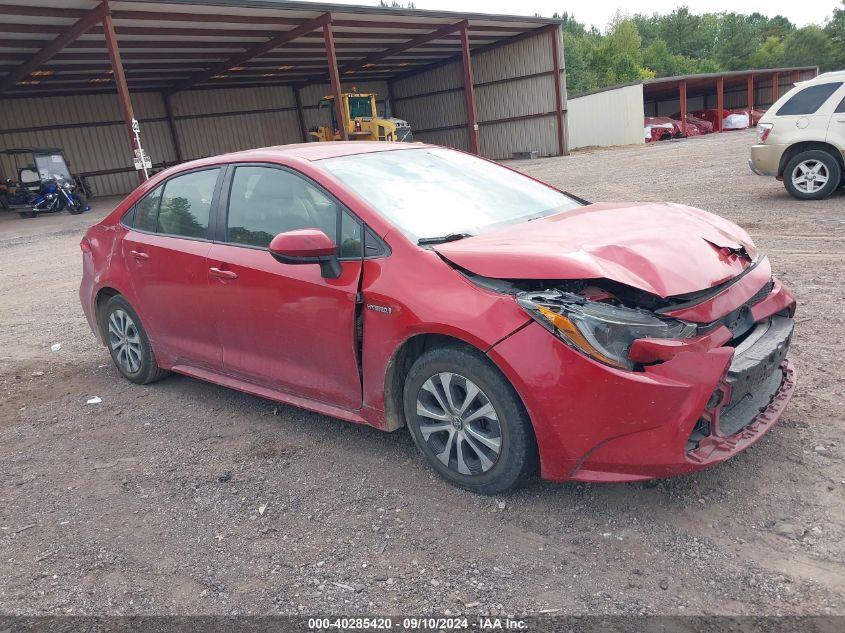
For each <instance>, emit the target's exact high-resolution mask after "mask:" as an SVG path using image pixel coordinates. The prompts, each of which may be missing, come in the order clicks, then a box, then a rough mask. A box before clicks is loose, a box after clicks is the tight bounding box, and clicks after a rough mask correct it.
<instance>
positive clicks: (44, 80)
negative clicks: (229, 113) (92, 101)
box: [0, 0, 560, 96]
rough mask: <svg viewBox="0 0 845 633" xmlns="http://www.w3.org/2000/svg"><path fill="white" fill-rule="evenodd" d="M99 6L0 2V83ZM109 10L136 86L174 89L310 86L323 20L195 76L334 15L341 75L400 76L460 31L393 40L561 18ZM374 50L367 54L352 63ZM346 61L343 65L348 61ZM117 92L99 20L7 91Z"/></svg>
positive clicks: (430, 58) (243, 6) (320, 74)
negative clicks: (275, 42) (191, 85)
mask: <svg viewBox="0 0 845 633" xmlns="http://www.w3.org/2000/svg"><path fill="white" fill-rule="evenodd" d="M99 4H100V2H99V0H64V1H62V0H0V85H1V84H2V82H3V79H4V77H5V76H8V75H9V74H10V73H12V72H14V69H15V68H16V67H20V66H21V65H22V64H24V63H26V62H27V61H28V60H29V59H31V58H32V57H33V55H35V54H36V53H37V52H38V51H40V50H42V49H43V48H45V47H46V46H47V45H48V44H50V43H51V42H52V41H53V40H55V39H56V38H57V37H59V36H60V35H61V34H63V33H65V32H66V31H67V30H68V29H70V28H71V27H72V26H73V25H74V24H76V23H77V22H78V21H79V20H82V19H84V18H85V16H86V15H87V14H88V13H89V12H90V11H92V10H94V9H95V8H96V7H97V6H98V5H99ZM110 7H111V15H112V18H113V21H114V26H115V32H116V34H117V38H118V43H119V47H120V49H121V54H122V57H123V63H124V67H125V69H126V75H127V81H128V83H129V85H130V88H131V89H132V90H133V92H134V91H142V90H157V91H172V90H176V89H178V88H179V86H180V84H181V83H183V82H191V81H196V80H197V79H198V78H201V81H198V82H197V87H200V88H217V87H246V86H266V85H291V84H307V83H314V82H316V81H321V80H322V79H323V78H324V76H325V75H326V73H327V62H326V55H325V46H324V42H323V33H322V30H321V28H319V27H318V28H316V29H314V30H310V31H307V32H303V33H301V34H299V35H298V37H296V38H295V39H292V40H291V41H289V42H285V43H283V44H281V45H280V46H277V47H274V48H272V49H271V50H268V51H263V52H261V53H260V54H256V55H254V56H251V57H250V58H249V59H247V60H245V61H244V62H243V63H238V64H236V65H233V66H232V67H230V68H229V69H228V70H224V71H221V72H220V73H219V74H218V75H216V76H214V77H207V78H206V77H203V73H204V72H208V71H210V70H212V69H214V68H216V67H219V66H221V65H222V66H223V68H225V67H226V66H225V64H226V63H227V62H229V61H231V60H233V59H235V58H237V57H238V56H241V55H244V54H245V52H249V49H251V48H252V47H256V46H260V45H262V44H264V43H266V42H268V41H272V39H273V38H275V37H279V36H282V35H284V34H285V33H287V32H290V31H294V30H295V29H297V28H299V27H301V26H302V25H303V24H304V23H307V22H309V21H311V20H315V19H317V18H319V17H320V16H323V15H324V14H326V13H330V14H331V24H332V26H331V29H332V32H333V35H334V39H335V46H336V49H337V57H338V65H339V67H340V71H341V73H342V76H343V78H344V79H347V80H361V81H365V80H379V79H387V78H393V77H397V76H401V75H405V74H407V73H409V72H412V71H415V70H420V69H423V68H425V67H427V66H428V65H431V64H436V63H442V62H443V61H444V60H448V59H450V58H453V57H456V56H458V55H459V54H460V36H459V34H458V33H457V32H448V33H443V34H442V36H440V37H437V38H436V39H430V40H428V41H425V42H421V43H419V44H418V45H415V46H413V47H412V48H410V49H408V50H401V51H396V52H395V53H393V54H391V55H389V56H387V57H384V58H383V59H381V58H379V57H381V56H382V55H383V54H384V53H385V51H387V50H388V49H390V48H391V47H397V48H399V47H401V45H403V44H406V43H409V42H411V41H412V40H413V39H414V38H416V37H419V36H425V35H427V34H431V33H432V32H433V31H435V30H436V29H438V28H440V27H443V26H444V25H453V24H457V23H461V22H464V21H466V24H467V26H468V34H469V42H470V47H471V49H473V50H474V51H477V50H482V49H487V48H490V47H493V46H497V45H500V44H502V43H504V42H507V41H508V40H510V39H512V38H514V37H519V36H524V34H526V33H530V32H531V31H534V30H537V29H538V28H544V27H546V26H548V25H550V24H559V23H560V21H559V20H554V19H547V18H536V17H527V16H503V15H488V14H481V13H457V12H450V11H422V10H417V9H387V8H381V7H364V6H354V5H336V4H328V3H325V4H324V3H305V2H287V1H283V0H112V1H111V2H110ZM372 57H376V58H379V59H373V61H372V62H371V63H367V64H366V65H365V66H363V67H361V68H355V65H356V63H358V64H360V63H361V62H362V61H363V60H368V59H370V58H372ZM346 67H348V68H346ZM111 91H114V86H113V80H112V75H111V67H110V64H109V60H108V55H107V51H106V45H105V39H104V35H103V28H102V26H101V25H99V24H96V25H94V26H92V27H91V28H90V29H89V30H88V31H87V32H86V33H85V34H83V35H81V36H80V37H78V38H77V39H76V40H75V41H73V42H71V43H69V44H68V45H67V46H66V47H64V48H63V49H62V50H61V51H60V52H58V53H57V54H56V55H54V56H53V57H52V58H51V59H50V60H49V61H47V62H46V63H44V64H43V65H42V66H41V67H40V68H37V69H35V70H34V71H33V72H32V73H31V74H30V75H28V76H26V77H23V78H21V79H19V80H18V81H17V83H16V85H14V86H12V87H10V88H9V89H8V90H7V91H6V92H5V93H4V94H3V96H24V95H38V94H42V95H43V94H56V93H69V94H70V93H74V94H79V93H97V92H111Z"/></svg>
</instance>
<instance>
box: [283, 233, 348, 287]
mask: <svg viewBox="0 0 845 633" xmlns="http://www.w3.org/2000/svg"><path fill="white" fill-rule="evenodd" d="M268 248H269V250H270V254H271V255H273V257H274V258H275V259H276V260H277V261H280V262H282V263H283V264H320V273H321V274H322V275H323V277H325V278H327V279H337V278H338V277H340V273H341V267H340V262H339V261H338V259H337V246H335V244H334V242H332V240H331V238H330V237H329V236H328V235H326V234H325V233H323V231H321V230H320V229H298V230H296V231H287V232H285V233H279V234H278V235H277V236H276V237H274V238H273V239H272V240H271V241H270V245H269V247H268Z"/></svg>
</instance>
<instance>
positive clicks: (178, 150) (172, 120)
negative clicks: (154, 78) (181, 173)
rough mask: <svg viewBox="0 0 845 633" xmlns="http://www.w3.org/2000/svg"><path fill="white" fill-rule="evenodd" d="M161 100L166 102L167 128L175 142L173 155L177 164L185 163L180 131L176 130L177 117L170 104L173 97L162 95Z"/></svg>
mask: <svg viewBox="0 0 845 633" xmlns="http://www.w3.org/2000/svg"><path fill="white" fill-rule="evenodd" d="M161 98H162V99H163V100H164V113H165V114H166V115H167V127H168V128H169V129H170V138H171V139H172V140H173V153H174V154H175V156H176V162H177V163H182V162H184V161H185V158H184V156H183V155H182V146H181V144H180V143H179V131H178V130H177V129H176V117H174V116H173V104H172V103H171V102H170V99H171V96H170V95H168V94H164V93H162V95H161Z"/></svg>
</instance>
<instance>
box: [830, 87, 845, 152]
mask: <svg viewBox="0 0 845 633" xmlns="http://www.w3.org/2000/svg"><path fill="white" fill-rule="evenodd" d="M840 92H842V95H841V96H842V99H841V100H840V101H839V104H838V105H837V106H836V109H835V110H834V111H833V116H832V117H830V125H829V126H828V128H827V142H828V143H830V144H831V145H834V146H836V147H837V148H839V151H840V152H841V153H842V156H843V157H845V87H843V88H842V89H841V91H840Z"/></svg>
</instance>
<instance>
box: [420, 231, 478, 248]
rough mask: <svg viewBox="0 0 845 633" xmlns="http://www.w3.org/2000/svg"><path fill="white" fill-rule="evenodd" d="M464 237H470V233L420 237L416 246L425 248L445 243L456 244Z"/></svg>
mask: <svg viewBox="0 0 845 633" xmlns="http://www.w3.org/2000/svg"><path fill="white" fill-rule="evenodd" d="M465 237H472V234H471V233H447V234H446V235H441V236H440V237H422V238H420V239H418V240H417V244H419V245H420V246H425V245H426V244H444V243H446V242H457V241H458V240H462V239H464V238H465Z"/></svg>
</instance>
